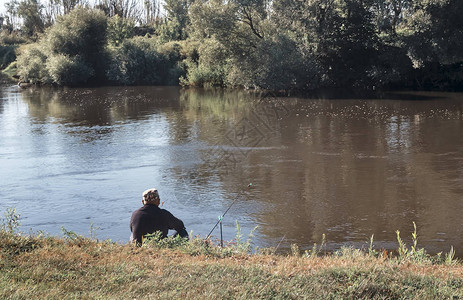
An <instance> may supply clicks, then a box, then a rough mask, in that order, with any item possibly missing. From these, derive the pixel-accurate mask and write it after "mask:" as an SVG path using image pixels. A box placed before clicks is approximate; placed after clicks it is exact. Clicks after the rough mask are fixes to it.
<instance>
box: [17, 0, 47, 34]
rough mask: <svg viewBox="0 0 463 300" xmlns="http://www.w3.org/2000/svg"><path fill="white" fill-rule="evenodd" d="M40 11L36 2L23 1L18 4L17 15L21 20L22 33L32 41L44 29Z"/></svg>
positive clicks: (35, 0) (32, 0) (31, 0)
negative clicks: (31, 38)
mask: <svg viewBox="0 0 463 300" xmlns="http://www.w3.org/2000/svg"><path fill="white" fill-rule="evenodd" d="M42 9H43V6H42V5H41V4H40V3H39V1H38V0H23V1H21V2H19V3H18V8H17V14H18V16H19V17H20V18H22V19H23V26H22V28H23V31H24V32H25V33H26V34H27V35H28V36H30V37H33V38H34V39H37V35H38V34H39V33H42V32H43V30H44V28H45V25H44V20H43V15H42Z"/></svg>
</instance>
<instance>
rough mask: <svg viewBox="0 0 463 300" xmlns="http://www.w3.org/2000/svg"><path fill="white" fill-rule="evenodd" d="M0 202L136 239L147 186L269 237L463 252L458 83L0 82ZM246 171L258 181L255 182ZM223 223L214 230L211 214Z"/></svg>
mask: <svg viewBox="0 0 463 300" xmlns="http://www.w3.org/2000/svg"><path fill="white" fill-rule="evenodd" d="M0 97H1V99H0V166H1V169H0V178H1V181H0V210H1V211H2V212H3V211H5V209H6V208H7V207H15V208H16V209H17V211H18V212H19V213H20V214H21V220H22V229H23V231H27V230H28V228H32V229H33V230H44V231H46V232H48V233H50V234H53V235H60V234H61V227H62V226H64V227H65V228H66V229H67V230H72V231H75V232H77V233H79V234H82V235H86V236H88V235H89V229H90V224H92V223H93V226H95V227H97V228H99V229H98V230H97V231H96V234H97V237H98V238H100V239H112V240H113V241H120V242H126V241H127V239H128V236H129V235H130V231H129V227H128V223H129V220H130V215H131V212H132V211H133V210H135V209H137V208H138V207H139V206H140V205H141V193H142V192H143V190H145V189H147V188H150V187H156V188H158V189H159V191H160V195H161V198H162V201H165V203H164V205H163V207H164V208H166V209H168V210H170V211H171V212H172V213H174V215H176V216H177V217H179V218H181V219H182V220H183V221H184V222H185V224H186V225H187V230H189V231H190V230H192V231H193V233H194V234H198V235H201V236H205V235H207V234H208V233H209V231H210V230H211V229H212V227H213V226H214V224H215V223H216V221H217V217H218V216H219V215H221V214H222V213H223V212H224V211H225V210H226V209H227V208H228V207H229V205H231V204H232V203H233V202H234V204H233V206H232V208H231V209H230V210H229V212H228V213H227V215H226V217H225V218H224V237H225V238H226V239H232V238H233V237H234V236H235V222H236V221H238V222H239V224H240V226H241V228H242V231H243V233H244V235H245V236H246V235H247V234H248V233H249V232H250V231H251V230H252V229H253V228H254V227H256V226H258V227H257V229H256V231H255V232H254V234H255V237H254V238H253V240H254V242H255V244H256V245H257V246H259V247H267V246H276V245H278V244H279V243H280V242H281V245H280V249H287V248H288V247H289V245H290V244H291V243H297V244H298V245H299V246H300V248H302V249H308V248H310V247H311V246H312V245H313V244H314V243H320V241H321V238H322V234H325V235H326V241H327V247H326V248H327V249H328V250H333V249H337V248H339V247H341V246H342V245H354V246H356V247H367V246H368V245H367V242H368V240H369V238H370V236H371V235H374V240H375V243H374V244H375V246H376V247H378V248H386V249H393V248H396V247H397V244H396V240H395V236H396V234H395V231H396V230H400V232H401V235H402V237H403V238H404V239H405V240H406V241H409V239H410V234H411V232H412V230H413V223H412V222H413V221H414V222H416V224H417V227H418V236H419V246H422V247H425V248H426V249H428V251H430V252H439V251H448V250H449V249H450V246H451V245H453V246H454V247H455V248H456V250H457V253H458V254H459V255H462V254H463V226H462V225H463V224H462V221H461V219H462V218H461V215H462V214H463V134H462V132H463V95H462V94H450V93H405V92H402V93H392V94H388V95H384V97H383V98H382V99H302V98H278V97H272V95H260V96H256V95H250V94H249V93H247V92H245V91H220V90H210V91H206V90H194V89H189V90H182V89H181V88H177V87H104V88H62V89H54V88H33V89H25V90H22V89H18V88H17V87H7V86H3V87H1V90H0ZM251 182H252V187H251V188H249V187H248V184H249V183H251ZM214 234H215V235H216V236H218V234H219V232H218V231H217V230H216V231H214Z"/></svg>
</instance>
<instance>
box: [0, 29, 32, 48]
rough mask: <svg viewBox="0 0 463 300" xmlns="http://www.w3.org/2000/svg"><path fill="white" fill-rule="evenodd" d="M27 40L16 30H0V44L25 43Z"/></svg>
mask: <svg viewBox="0 0 463 300" xmlns="http://www.w3.org/2000/svg"><path fill="white" fill-rule="evenodd" d="M27 41H28V40H27V39H26V38H25V37H23V36H21V35H20V34H19V33H18V32H9V31H8V30H3V31H1V32H0V45H19V44H25V43H26V42H27Z"/></svg>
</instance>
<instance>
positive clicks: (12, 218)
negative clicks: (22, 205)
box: [1, 208, 21, 233]
mask: <svg viewBox="0 0 463 300" xmlns="http://www.w3.org/2000/svg"><path fill="white" fill-rule="evenodd" d="M3 215H4V216H5V219H4V220H2V227H1V230H2V231H6V232H7V233H14V232H15V231H16V229H17V228H18V227H19V226H20V222H19V218H20V217H21V215H20V214H17V213H16V208H7V209H6V211H5V212H4V213H3Z"/></svg>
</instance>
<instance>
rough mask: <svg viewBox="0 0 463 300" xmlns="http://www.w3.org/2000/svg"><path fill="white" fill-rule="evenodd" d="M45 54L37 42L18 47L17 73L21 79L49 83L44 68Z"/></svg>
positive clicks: (48, 76) (49, 80)
mask: <svg viewBox="0 0 463 300" xmlns="http://www.w3.org/2000/svg"><path fill="white" fill-rule="evenodd" d="M46 60H47V55H46V54H45V53H44V50H43V49H42V47H41V46H40V45H39V44H30V45H27V46H25V47H23V48H21V49H20V55H19V56H18V61H17V62H18V75H19V76H20V78H21V80H22V81H25V82H30V83H51V82H52V79H51V77H50V75H49V73H48V70H47V68H46V65H45V64H46Z"/></svg>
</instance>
